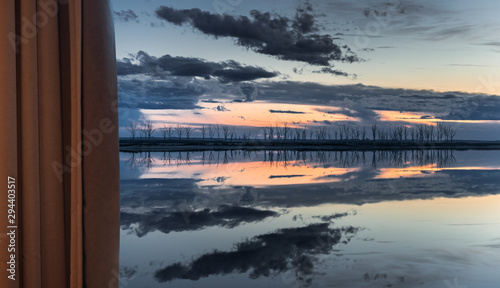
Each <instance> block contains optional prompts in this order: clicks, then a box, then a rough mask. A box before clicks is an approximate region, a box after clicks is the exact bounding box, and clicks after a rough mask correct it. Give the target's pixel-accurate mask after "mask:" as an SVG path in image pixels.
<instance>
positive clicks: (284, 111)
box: [269, 109, 306, 114]
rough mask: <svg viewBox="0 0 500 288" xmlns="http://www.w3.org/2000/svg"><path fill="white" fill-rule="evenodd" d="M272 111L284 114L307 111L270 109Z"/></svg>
mask: <svg viewBox="0 0 500 288" xmlns="http://www.w3.org/2000/svg"><path fill="white" fill-rule="evenodd" d="M269 112H271V113H283V114H306V113H305V112H301V111H292V110H273V109H271V110H269Z"/></svg>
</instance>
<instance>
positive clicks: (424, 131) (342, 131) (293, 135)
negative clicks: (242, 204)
mask: <svg viewBox="0 0 500 288" xmlns="http://www.w3.org/2000/svg"><path fill="white" fill-rule="evenodd" d="M126 129H127V131H128V132H129V133H130V135H131V138H132V140H135V139H146V140H150V139H152V138H153V134H154V133H155V132H156V131H157V129H156V128H153V122H151V121H146V122H145V123H144V125H142V126H141V125H139V124H138V123H137V122H134V121H130V124H129V126H128V127H127V128H126ZM158 130H159V132H160V133H161V135H162V138H163V139H164V140H170V139H192V136H193V133H194V132H197V133H198V134H199V135H200V136H201V139H203V140H207V139H219V140H220V139H224V140H226V141H228V140H230V141H233V140H251V139H263V140H268V141H283V140H285V141H286V140H318V141H325V140H337V141H369V140H371V141H386V142H409V141H411V142H452V141H453V139H454V138H455V135H456V133H457V130H456V129H455V128H453V127H452V126H450V125H447V124H445V123H442V122H437V123H435V125H425V124H417V125H414V126H409V125H396V126H389V127H380V125H378V124H377V123H373V124H372V125H371V126H370V127H366V126H351V125H347V124H346V123H341V124H339V125H335V126H333V127H332V125H330V126H326V125H321V126H313V127H307V126H305V127H303V128H292V127H290V125H289V124H288V123H286V122H285V123H282V124H276V125H268V126H264V127H260V128H259V131H260V132H261V133H260V134H259V133H256V134H255V136H254V138H252V132H242V133H240V134H239V135H237V133H236V129H235V127H233V126H230V125H219V124H209V125H202V126H201V127H199V128H197V129H195V128H194V127H193V126H192V125H183V124H176V125H163V127H161V128H159V129H158Z"/></svg>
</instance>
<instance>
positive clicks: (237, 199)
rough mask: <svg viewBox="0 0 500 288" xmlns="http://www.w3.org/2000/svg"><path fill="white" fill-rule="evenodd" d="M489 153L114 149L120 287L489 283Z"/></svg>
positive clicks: (493, 229) (492, 243)
mask: <svg viewBox="0 0 500 288" xmlns="http://www.w3.org/2000/svg"><path fill="white" fill-rule="evenodd" d="M499 154H500V153H498V152H496V151H494V152H488V153H484V152H476V151H468V152H461V151H447V150H440V151H437V150H436V151H432V150H418V151H375V152H362V151H358V152H356V151H319V152H318V151H307V152H306V151H253V152H248V151H218V152H217V151H213V152H210V151H206V152H175V153H174V152H171V153H168V152H165V153H163V152H159V153H156V152H149V153H148V152H146V153H135V154H131V153H122V154H121V166H122V167H121V170H122V171H121V173H122V180H121V231H122V242H121V245H122V247H121V253H122V254H121V261H122V262H121V269H120V275H121V276H120V277H121V279H122V281H129V282H127V283H129V284H130V285H131V286H130V287H164V285H168V286H169V287H225V286H228V287H232V286H234V284H235V283H238V284H237V285H238V286H240V288H243V287H257V286H258V287H305V286H314V287H331V286H339V287H389V286H390V287H447V286H446V285H445V282H443V281H445V280H449V281H452V280H453V279H454V278H455V277H461V278H459V280H460V283H464V284H463V285H467V287H497V286H495V285H497V284H498V283H497V282H496V280H495V279H496V278H495V276H496V274H495V273H493V269H494V268H492V267H495V263H498V262H499V261H500V253H498V247H499V244H498V243H499V240H498V239H500V234H498V232H497V231H500V229H499V228H500V223H498V219H500V212H498V205H500V198H499V196H497V194H499V192H500V167H499V165H498V161H496V160H495V159H498V158H499V157H497V156H500V155H499ZM488 195H489V196H488ZM479 196H484V197H479ZM394 200H397V201H394ZM495 203H496V204H495ZM347 211H351V212H347ZM352 211H356V212H354V213H353V212H352ZM495 211H496V212H495ZM347 216H349V217H347ZM333 221H335V225H334V223H333ZM354 227H361V228H354ZM365 228H366V229H365ZM164 282H168V283H164ZM450 283H452V282H450Z"/></svg>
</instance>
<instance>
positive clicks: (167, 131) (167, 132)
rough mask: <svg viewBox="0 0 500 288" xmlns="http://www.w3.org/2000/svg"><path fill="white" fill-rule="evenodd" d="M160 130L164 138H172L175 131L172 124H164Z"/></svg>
mask: <svg viewBox="0 0 500 288" xmlns="http://www.w3.org/2000/svg"><path fill="white" fill-rule="evenodd" d="M160 132H161V134H162V135H163V140H165V139H167V138H168V139H170V138H171V137H172V132H173V129H172V126H170V125H168V126H166V125H163V127H161V128H160Z"/></svg>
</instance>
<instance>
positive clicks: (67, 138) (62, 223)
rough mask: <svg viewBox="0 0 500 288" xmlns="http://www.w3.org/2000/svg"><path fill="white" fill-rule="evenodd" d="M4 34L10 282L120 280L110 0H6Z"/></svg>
mask: <svg viewBox="0 0 500 288" xmlns="http://www.w3.org/2000/svg"><path fill="white" fill-rule="evenodd" d="M0 37H3V40H2V41H0V97H1V99H0V101H1V102H0V187H2V188H1V189H0V197H1V198H0V284H1V287H29V288H36V287H50V288H53V287H55V288H57V287H71V288H76V287H118V254H119V200H120V199H119V196H120V194H119V162H118V161H119V158H118V115H117V109H116V108H115V106H116V101H117V88H116V63H115V62H116V57H115V47H114V28H113V21H112V16H111V9H110V6H109V1H102V0H86V1H81V0H71V1H68V0H59V1H56V0H2V1H0ZM8 177H12V178H8ZM9 179H15V186H16V190H15V192H16V193H15V196H16V198H14V200H15V202H14V203H15V209H14V211H13V210H10V211H9V209H10V208H12V207H8V204H9V203H10V202H8V194H9V193H11V192H8V191H9V190H11V189H8V188H7V185H8V184H9ZM14 212H15V213H14ZM9 214H10V215H13V214H15V217H16V218H15V219H16V221H15V223H9V218H8V217H9V216H8V215H9ZM14 226H17V228H9V227H14ZM12 231H14V234H15V237H14V238H12V239H14V240H15V241H14V242H15V244H12V243H14V242H12V241H13V240H12V239H11V235H10V234H12V233H11V232H12ZM9 245H10V246H12V247H13V248H15V252H11V251H9ZM13 245H14V246H13ZM11 257H15V263H16V264H15V272H16V275H15V277H13V278H15V280H11V279H9V278H8V277H9V276H11V277H12V275H11V272H12V271H13V270H8V269H9V268H10V265H9V264H8V263H7V262H8V261H9V259H11Z"/></svg>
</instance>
